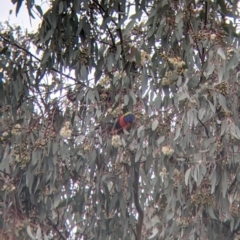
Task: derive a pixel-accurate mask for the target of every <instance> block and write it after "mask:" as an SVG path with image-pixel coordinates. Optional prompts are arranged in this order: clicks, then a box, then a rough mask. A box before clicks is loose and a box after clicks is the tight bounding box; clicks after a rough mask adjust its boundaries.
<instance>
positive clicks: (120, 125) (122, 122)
mask: <svg viewBox="0 0 240 240" xmlns="http://www.w3.org/2000/svg"><path fill="white" fill-rule="evenodd" d="M134 119H135V116H134V114H133V113H131V112H127V113H125V114H123V115H122V116H120V117H119V118H118V120H117V122H116V125H115V130H116V131H117V133H123V129H126V130H129V129H130V128H131V125H132V123H133V121H134Z"/></svg>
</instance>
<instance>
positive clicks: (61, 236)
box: [47, 217, 67, 240]
mask: <svg viewBox="0 0 240 240" xmlns="http://www.w3.org/2000/svg"><path fill="white" fill-rule="evenodd" d="M47 220H48V222H49V224H50V225H51V226H52V227H53V228H54V229H55V230H56V232H57V233H58V235H59V237H60V238H61V239H63V240H67V238H65V237H64V236H63V235H62V233H61V232H60V231H59V230H58V228H57V225H56V224H54V223H53V222H52V220H51V219H50V218H49V217H47Z"/></svg>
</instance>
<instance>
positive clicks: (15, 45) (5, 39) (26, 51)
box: [0, 34, 87, 87]
mask: <svg viewBox="0 0 240 240" xmlns="http://www.w3.org/2000/svg"><path fill="white" fill-rule="evenodd" d="M0 37H1V38H2V39H3V40H4V41H5V42H7V43H8V44H10V45H12V46H14V47H16V48H18V49H20V50H22V51H23V52H25V53H27V54H28V55H29V56H31V57H32V58H34V59H35V60H37V61H38V62H40V63H41V59H40V58H38V57H37V56H35V55H34V54H32V53H31V52H30V51H28V50H27V49H25V48H23V47H21V46H19V45H18V44H16V43H11V42H10V41H9V40H8V39H7V38H6V37H4V36H3V35H2V34H0ZM51 70H52V71H53V72H56V73H59V74H61V75H62V76H64V77H66V78H68V79H71V80H74V81H75V82H76V78H73V77H71V76H69V75H67V74H65V73H62V72H60V71H59V70H57V69H56V68H54V67H52V68H51ZM77 83H79V84H82V85H83V86H84V87H87V85H86V84H85V83H83V82H80V81H77Z"/></svg>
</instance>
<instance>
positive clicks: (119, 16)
mask: <svg viewBox="0 0 240 240" xmlns="http://www.w3.org/2000/svg"><path fill="white" fill-rule="evenodd" d="M118 12H119V14H118V25H119V27H118V28H117V30H118V33H119V38H120V43H121V46H122V51H121V52H122V57H123V65H125V64H126V60H125V56H124V54H123V48H124V43H123V36H122V30H121V27H120V22H121V14H120V12H121V5H120V3H119V4H118Z"/></svg>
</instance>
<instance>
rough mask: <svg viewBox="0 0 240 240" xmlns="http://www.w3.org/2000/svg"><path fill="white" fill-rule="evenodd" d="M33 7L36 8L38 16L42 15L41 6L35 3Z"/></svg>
mask: <svg viewBox="0 0 240 240" xmlns="http://www.w3.org/2000/svg"><path fill="white" fill-rule="evenodd" d="M35 8H36V9H37V11H38V13H39V14H40V16H41V17H42V16H43V11H42V8H41V6H39V5H37V4H35Z"/></svg>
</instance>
